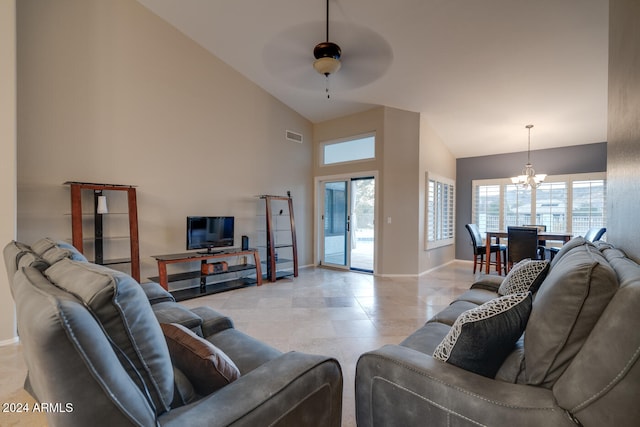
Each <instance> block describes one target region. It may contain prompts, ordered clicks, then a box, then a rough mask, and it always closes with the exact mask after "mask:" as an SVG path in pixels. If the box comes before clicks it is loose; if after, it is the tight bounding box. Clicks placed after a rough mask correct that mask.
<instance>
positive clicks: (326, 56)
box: [313, 41, 342, 76]
mask: <svg viewBox="0 0 640 427" xmlns="http://www.w3.org/2000/svg"><path fill="white" fill-rule="evenodd" d="M341 54H342V51H341V50H340V46H338V45H337V44H335V43H332V42H329V41H327V42H322V43H318V44H317V45H316V47H315V48H313V56H314V57H315V58H316V60H315V61H314V63H313V68H315V69H316V71H317V72H319V73H320V74H324V75H325V76H328V75H329V74H332V73H335V72H336V71H338V70H339V69H340V65H341V64H340V55H341Z"/></svg>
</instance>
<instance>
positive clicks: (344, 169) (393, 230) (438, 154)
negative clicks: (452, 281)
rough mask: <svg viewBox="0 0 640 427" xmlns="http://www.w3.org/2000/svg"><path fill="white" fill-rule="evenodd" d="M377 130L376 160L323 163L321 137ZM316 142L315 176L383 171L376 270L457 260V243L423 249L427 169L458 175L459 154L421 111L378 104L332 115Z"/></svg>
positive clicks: (403, 270) (411, 270)
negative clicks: (377, 105) (338, 115)
mask: <svg viewBox="0 0 640 427" xmlns="http://www.w3.org/2000/svg"><path fill="white" fill-rule="evenodd" d="M373 131H375V132H376V157H377V159H376V160H373V161H368V162H358V163H352V164H349V165H338V166H328V167H320V166H319V162H320V158H319V153H320V144H321V143H322V142H326V141H331V140H335V139H340V138H345V137H348V136H353V135H359V134H363V133H367V132H373ZM314 141H315V145H316V148H315V150H314V156H315V157H314V159H315V160H314V165H315V166H314V173H315V176H316V177H319V176H333V175H340V174H343V175H349V174H354V173H358V172H362V171H366V172H370V171H377V172H378V200H377V203H378V206H377V217H376V224H377V232H378V234H377V241H376V245H377V253H376V255H377V258H376V270H375V271H376V274H379V275H413V276H415V275H418V274H420V273H423V272H424V271H426V270H427V269H429V268H433V267H435V266H437V265H440V264H442V263H444V262H448V261H451V260H453V258H454V257H453V253H454V250H453V247H447V248H442V249H436V250H431V251H429V253H427V252H426V251H425V250H424V225H423V224H424V209H425V207H424V175H425V172H426V171H427V170H429V168H431V169H430V170H432V171H434V172H437V173H439V174H440V175H442V176H447V177H455V158H454V157H453V156H452V155H451V153H449V151H448V150H447V149H446V148H445V147H444V145H443V144H442V141H441V140H440V139H439V137H438V136H437V135H435V133H434V132H433V131H432V130H431V128H430V127H429V125H428V124H427V123H426V121H425V120H423V119H421V117H420V115H419V114H418V113H413V112H409V111H402V110H398V109H394V108H390V107H379V108H375V109H372V110H370V111H367V112H364V113H359V114H354V115H351V116H347V117H343V118H340V119H336V120H330V121H327V122H323V123H319V124H316V125H315V126H314ZM389 220H390V222H389ZM430 253H431V254H434V255H433V256H431V255H430Z"/></svg>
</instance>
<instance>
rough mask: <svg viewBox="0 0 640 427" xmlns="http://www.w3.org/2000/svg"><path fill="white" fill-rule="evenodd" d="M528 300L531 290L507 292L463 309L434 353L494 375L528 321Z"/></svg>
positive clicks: (484, 373)
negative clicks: (467, 309) (514, 292)
mask: <svg viewBox="0 0 640 427" xmlns="http://www.w3.org/2000/svg"><path fill="white" fill-rule="evenodd" d="M531 300H532V298H531V293H530V292H527V293H524V292H523V293H517V294H510V295H506V296H503V297H500V298H496V299H494V300H491V301H489V302H486V303H484V304H482V305H481V306H478V307H476V308H474V309H471V310H469V311H466V312H464V313H462V314H461V315H460V317H458V319H457V320H456V321H455V323H454V324H453V326H452V327H451V330H450V331H449V333H448V334H447V335H446V336H445V337H444V339H443V340H442V342H441V343H440V344H439V345H438V347H437V348H436V350H435V351H434V352H433V357H435V358H436V359H440V360H442V361H444V362H448V363H451V364H452V365H456V366H458V367H460V368H462V369H465V370H467V371H471V372H475V373H477V374H480V375H484V376H485V377H489V378H493V377H495V375H496V372H498V369H499V368H500V365H502V362H503V361H504V360H505V358H506V357H507V356H508V355H509V353H511V352H512V350H513V348H514V345H515V343H516V341H518V338H520V336H521V335H522V332H523V331H524V328H525V327H526V325H527V320H528V318H529V314H530V312H531Z"/></svg>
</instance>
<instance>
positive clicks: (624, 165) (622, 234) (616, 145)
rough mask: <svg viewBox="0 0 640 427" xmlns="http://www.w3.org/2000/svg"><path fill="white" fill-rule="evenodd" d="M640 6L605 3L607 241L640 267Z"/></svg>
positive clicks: (626, 1) (614, 0)
mask: <svg viewBox="0 0 640 427" xmlns="http://www.w3.org/2000/svg"><path fill="white" fill-rule="evenodd" d="M639 20H640V2H638V1H637V0H610V3H609V117H608V121H609V123H608V130H607V134H608V135H607V139H608V143H607V204H608V219H607V241H609V242H612V243H613V244H615V245H616V246H617V247H619V248H620V249H622V250H624V251H625V252H626V253H627V255H629V256H630V257H632V258H634V259H635V260H638V261H640V241H639V240H638V229H640V221H639V220H638V208H639V207H640V203H639V200H640V199H639V196H638V194H640V172H638V165H639V164H640V121H639V120H638V118H639V117H640V73H638V70H639V69H640V50H639V48H638V46H640V26H638V21H639Z"/></svg>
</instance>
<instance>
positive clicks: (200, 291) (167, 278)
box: [149, 249, 262, 301]
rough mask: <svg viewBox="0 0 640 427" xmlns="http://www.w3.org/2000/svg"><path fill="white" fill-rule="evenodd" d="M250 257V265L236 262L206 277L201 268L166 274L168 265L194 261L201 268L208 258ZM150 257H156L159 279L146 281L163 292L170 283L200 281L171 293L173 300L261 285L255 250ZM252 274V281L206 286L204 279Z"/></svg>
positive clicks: (243, 280)
mask: <svg viewBox="0 0 640 427" xmlns="http://www.w3.org/2000/svg"><path fill="white" fill-rule="evenodd" d="M251 256H252V257H253V262H254V263H253V264H249V263H242V262H241V263H237V264H235V265H229V267H228V269H227V271H223V272H215V273H209V274H205V273H202V269H201V268H200V269H198V270H197V271H187V272H183V273H176V274H167V265H169V264H178V263H188V262H197V261H200V266H202V264H206V263H207V261H208V260H211V259H220V258H234V257H238V258H239V257H251ZM152 258H155V260H156V261H158V276H157V277H149V280H153V281H154V282H158V283H159V284H160V286H162V287H163V288H164V289H165V290H167V291H168V290H169V282H179V281H186V280H193V279H199V280H200V286H199V287H197V286H196V287H192V288H187V289H180V290H176V291H173V292H171V294H172V295H173V296H174V298H175V299H176V300H177V301H182V300H185V299H190V298H196V297H200V296H204V295H210V294H214V293H218V292H222V291H227V290H231V289H238V288H243V287H247V286H251V285H257V286H261V285H262V268H261V266H260V255H258V251H257V250H255V249H246V250H242V249H228V250H222V251H216V252H211V253H209V252H207V253H199V252H185V253H178V254H166V255H153V256H152ZM249 270H254V271H255V275H256V277H255V279H253V278H250V277H240V278H236V279H230V280H224V281H221V282H217V283H207V279H208V278H210V277H212V276H218V275H220V274H225V273H235V272H241V271H249Z"/></svg>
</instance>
